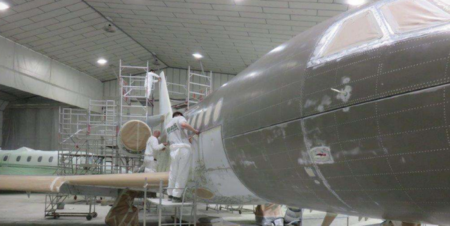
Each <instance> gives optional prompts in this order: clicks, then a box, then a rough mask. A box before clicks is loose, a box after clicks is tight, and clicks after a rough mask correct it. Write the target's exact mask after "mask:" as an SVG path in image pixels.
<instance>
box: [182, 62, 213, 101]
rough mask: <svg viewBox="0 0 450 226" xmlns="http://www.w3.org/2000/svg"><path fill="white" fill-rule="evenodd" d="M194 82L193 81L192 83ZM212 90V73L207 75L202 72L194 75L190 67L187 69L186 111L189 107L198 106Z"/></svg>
mask: <svg viewBox="0 0 450 226" xmlns="http://www.w3.org/2000/svg"><path fill="white" fill-rule="evenodd" d="M194 80H195V81H194ZM212 90H213V73H212V71H210V72H209V74H206V73H204V72H201V74H200V73H196V72H194V71H192V70H191V66H189V67H188V78H187V98H186V102H187V109H189V107H191V106H193V105H195V104H198V103H199V102H200V101H202V100H203V99H204V98H205V97H206V96H207V95H209V94H210V93H211V92H212Z"/></svg>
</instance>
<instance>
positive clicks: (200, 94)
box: [189, 91, 206, 96]
mask: <svg viewBox="0 0 450 226" xmlns="http://www.w3.org/2000/svg"><path fill="white" fill-rule="evenodd" d="M189 93H190V94H191V93H194V94H198V95H202V96H205V95H206V94H204V93H198V92H194V91H189Z"/></svg>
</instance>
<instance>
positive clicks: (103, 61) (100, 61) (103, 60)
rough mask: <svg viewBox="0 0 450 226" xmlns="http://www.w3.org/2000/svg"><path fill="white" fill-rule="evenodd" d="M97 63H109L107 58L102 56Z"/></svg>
mask: <svg viewBox="0 0 450 226" xmlns="http://www.w3.org/2000/svg"><path fill="white" fill-rule="evenodd" d="M97 63H98V64H100V65H104V64H106V63H108V61H107V60H106V59H105V58H100V59H98V60H97Z"/></svg>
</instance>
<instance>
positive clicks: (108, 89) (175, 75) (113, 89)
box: [103, 68, 235, 114]
mask: <svg viewBox="0 0 450 226" xmlns="http://www.w3.org/2000/svg"><path fill="white" fill-rule="evenodd" d="M164 73H165V75H166V78H167V81H168V82H170V83H177V84H183V85H184V84H186V80H187V74H188V71H187V70H186V69H177V68H166V69H164ZM197 73H199V72H197ZM158 74H159V73H158ZM234 77H235V75H230V74H221V73H213V90H216V89H218V88H220V87H221V86H222V85H223V84H225V83H226V82H228V81H230V80H231V79H233V78H234ZM193 81H194V82H197V83H205V81H203V82H201V81H200V79H199V78H198V77H195V78H194V80H193ZM118 85H119V83H118V81H117V80H112V81H107V82H104V83H103V99H110V100H116V101H117V104H119V96H120V95H119V86H118ZM169 90H173V91H177V92H184V91H183V88H182V87H176V86H173V87H170V86H169ZM195 90H196V91H200V87H198V86H197V87H195ZM157 93H158V92H155V98H156V99H157V98H158V97H157ZM171 98H185V96H179V95H174V94H171ZM154 110H155V113H156V114H157V112H158V110H157V107H156V108H155V109H154Z"/></svg>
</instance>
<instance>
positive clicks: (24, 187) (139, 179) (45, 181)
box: [0, 172, 169, 194]
mask: <svg viewBox="0 0 450 226" xmlns="http://www.w3.org/2000/svg"><path fill="white" fill-rule="evenodd" d="M168 178H169V173H167V172H163V173H136V174H102V175H80V176H15V175H14V176H7V175H1V176H0V191H25V192H44V193H59V192H60V193H68V194H77V193H78V194H79V193H81V192H77V191H80V189H77V188H84V190H86V188H88V189H89V190H92V188H100V189H110V190H117V189H130V190H143V189H144V185H145V184H146V183H147V184H148V188H149V189H151V188H153V190H155V188H158V187H159V184H160V182H161V181H162V182H163V184H164V185H166V184H167V182H168ZM94 190H95V189H94Z"/></svg>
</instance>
